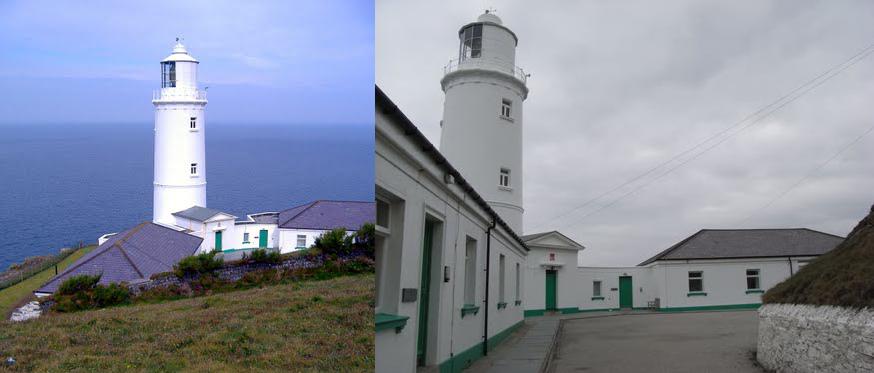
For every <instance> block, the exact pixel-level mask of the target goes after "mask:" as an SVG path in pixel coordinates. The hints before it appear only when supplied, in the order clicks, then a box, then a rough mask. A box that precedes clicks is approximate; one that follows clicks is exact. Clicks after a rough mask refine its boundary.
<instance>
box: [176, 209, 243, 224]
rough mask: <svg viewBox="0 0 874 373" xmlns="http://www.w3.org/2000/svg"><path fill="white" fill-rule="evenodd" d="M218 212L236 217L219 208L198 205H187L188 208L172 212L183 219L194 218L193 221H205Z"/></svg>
mask: <svg viewBox="0 0 874 373" xmlns="http://www.w3.org/2000/svg"><path fill="white" fill-rule="evenodd" d="M218 214H225V215H228V216H231V217H233V218H236V216H233V215H231V214H228V213H226V212H222V211H220V210H216V209H211V208H206V207H200V206H192V207H189V208H187V209H185V210H182V211H176V212H174V213H173V216H178V217H180V218H185V219H189V220H194V221H207V220H209V219H210V218H212V217H213V216H216V215H218Z"/></svg>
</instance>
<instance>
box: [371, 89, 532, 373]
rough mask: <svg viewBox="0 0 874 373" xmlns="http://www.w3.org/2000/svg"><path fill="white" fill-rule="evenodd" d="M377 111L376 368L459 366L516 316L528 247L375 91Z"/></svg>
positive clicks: (456, 368) (511, 326)
mask: <svg viewBox="0 0 874 373" xmlns="http://www.w3.org/2000/svg"><path fill="white" fill-rule="evenodd" d="M376 113H377V114H376V195H377V219H376V221H377V223H376V226H377V239H376V260H377V265H376V273H377V291H376V371H377V372H415V371H416V369H417V367H419V366H424V367H439V368H440V371H450V372H458V371H460V370H461V369H462V368H464V367H466V366H468V365H469V364H470V363H471V362H472V361H473V360H475V359H476V358H478V357H480V356H482V354H483V353H485V351H484V350H485V348H486V346H488V347H489V348H491V347H494V345H495V344H497V343H499V342H500V341H501V340H503V339H504V338H506V336H507V335H508V334H509V333H510V332H511V331H513V330H514V329H515V328H516V327H518V326H519V325H520V324H521V322H522V320H523V312H522V309H523V308H522V299H523V294H522V291H523V286H524V279H523V277H524V274H523V270H522V268H523V267H524V265H525V257H526V254H527V250H528V249H527V248H526V247H525V244H524V243H523V242H522V240H521V239H520V238H519V237H518V236H517V235H516V234H515V233H514V232H513V230H512V229H511V228H510V226H509V224H507V223H506V222H504V220H502V218H501V216H499V214H498V213H497V212H495V210H494V209H492V208H491V206H490V205H489V204H488V203H487V202H486V201H485V200H484V199H483V197H482V196H480V195H479V194H478V193H477V191H476V189H475V188H474V187H473V186H472V185H471V184H470V183H468V182H467V180H465V179H464V177H463V176H462V174H461V173H459V171H458V170H456V169H455V168H454V167H453V166H452V165H451V164H450V163H449V162H448V161H447V160H446V159H445V158H444V157H443V156H442V155H441V154H440V152H439V151H438V150H437V149H436V148H435V147H434V146H433V145H432V144H431V143H430V142H428V140H427V139H426V138H425V137H424V135H422V133H421V132H419V130H418V129H417V128H416V127H415V126H414V125H413V124H412V123H410V122H409V120H408V119H407V118H406V117H405V116H404V115H403V113H401V112H400V110H398V109H397V107H396V106H394V104H393V103H392V102H391V101H390V100H389V99H388V98H387V97H386V96H385V95H384V94H383V93H382V92H381V91H379V90H378V89H377V104H376ZM486 341H487V342H486Z"/></svg>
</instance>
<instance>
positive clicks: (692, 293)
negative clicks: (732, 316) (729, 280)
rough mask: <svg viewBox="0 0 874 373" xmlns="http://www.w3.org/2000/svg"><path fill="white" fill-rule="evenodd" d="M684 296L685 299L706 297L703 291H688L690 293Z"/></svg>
mask: <svg viewBox="0 0 874 373" xmlns="http://www.w3.org/2000/svg"><path fill="white" fill-rule="evenodd" d="M686 296H687V297H706V296H707V293H705V292H703V291H690V292H688V293H686Z"/></svg>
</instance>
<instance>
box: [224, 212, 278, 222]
mask: <svg viewBox="0 0 874 373" xmlns="http://www.w3.org/2000/svg"><path fill="white" fill-rule="evenodd" d="M278 220H279V213H278V212H259V213H257V214H249V215H248V216H246V218H245V219H240V220H237V221H236V222H235V223H236V224H277V223H278Z"/></svg>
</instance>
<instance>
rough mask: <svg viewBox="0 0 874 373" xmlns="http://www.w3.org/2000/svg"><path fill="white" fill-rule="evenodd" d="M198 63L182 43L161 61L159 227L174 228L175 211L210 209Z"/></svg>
mask: <svg viewBox="0 0 874 373" xmlns="http://www.w3.org/2000/svg"><path fill="white" fill-rule="evenodd" d="M197 65H198V62H197V60H196V59H194V57H192V56H191V55H190V54H188V51H187V50H186V49H185V46H184V45H182V43H181V42H179V39H176V45H175V46H174V47H173V53H172V54H171V55H170V56H169V57H167V58H165V59H164V60H163V61H161V89H160V90H157V91H155V92H154V94H153V96H152V104H154V105H155V195H154V205H153V209H154V211H153V218H152V220H153V221H154V222H156V223H162V224H167V225H173V224H174V223H175V219H174V218H173V215H172V214H173V213H174V212H177V211H181V210H185V209H187V208H189V207H192V206H202V207H206V147H205V144H204V138H205V134H206V118H205V115H204V114H205V110H204V109H205V108H206V92H204V91H201V90H199V89H197Z"/></svg>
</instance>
